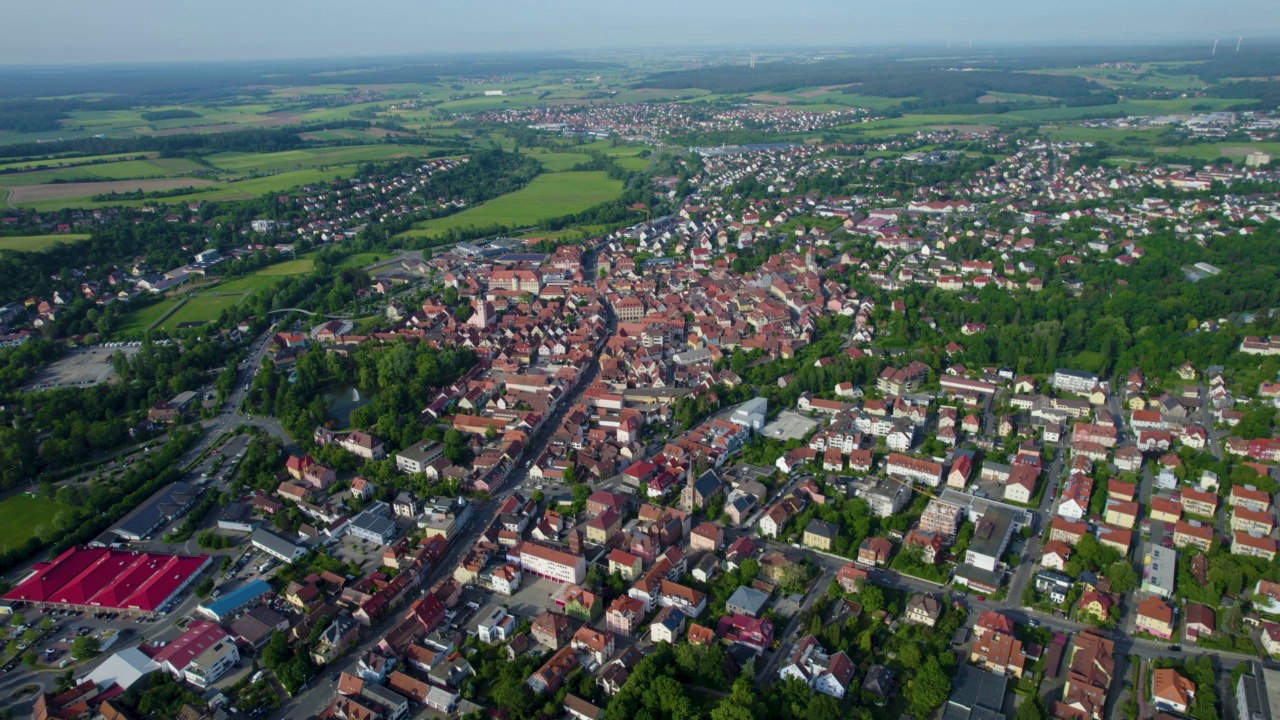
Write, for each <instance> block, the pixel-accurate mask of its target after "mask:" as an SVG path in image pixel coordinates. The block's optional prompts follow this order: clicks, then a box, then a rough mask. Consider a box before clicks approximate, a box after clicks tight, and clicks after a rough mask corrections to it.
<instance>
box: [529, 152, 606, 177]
mask: <svg viewBox="0 0 1280 720" xmlns="http://www.w3.org/2000/svg"><path fill="white" fill-rule="evenodd" d="M525 154H526V155H528V156H529V157H531V158H533V159H534V160H537V161H538V162H539V163H541V164H542V167H543V168H544V169H546V170H547V172H562V171H565V170H570V169H572V168H573V166H574V165H577V164H578V163H585V162H591V156H590V155H583V154H581V153H552V152H549V153H525Z"/></svg>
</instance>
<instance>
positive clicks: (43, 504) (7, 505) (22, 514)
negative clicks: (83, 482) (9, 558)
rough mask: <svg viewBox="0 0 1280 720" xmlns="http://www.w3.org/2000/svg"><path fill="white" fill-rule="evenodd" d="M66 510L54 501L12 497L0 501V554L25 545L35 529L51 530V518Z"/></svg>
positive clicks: (39, 498) (20, 496)
mask: <svg viewBox="0 0 1280 720" xmlns="http://www.w3.org/2000/svg"><path fill="white" fill-rule="evenodd" d="M65 509H68V508H67V507H66V506H65V505H61V504H59V503H58V502H56V501H54V500H50V499H48V498H42V497H32V496H30V495H13V496H11V497H8V498H5V499H4V500H2V501H0V552H4V551H6V550H10V549H12V548H15V547H18V546H19V545H22V544H23V543H25V542H26V541H27V540H28V539H29V538H31V537H33V536H34V535H35V534H36V530H37V528H46V529H48V530H52V529H53V518H54V516H55V515H57V514H58V512H59V511H61V510H65Z"/></svg>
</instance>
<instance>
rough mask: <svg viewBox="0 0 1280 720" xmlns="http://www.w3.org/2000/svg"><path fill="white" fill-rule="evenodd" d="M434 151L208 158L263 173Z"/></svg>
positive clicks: (346, 150)
mask: <svg viewBox="0 0 1280 720" xmlns="http://www.w3.org/2000/svg"><path fill="white" fill-rule="evenodd" d="M435 149H437V148H432V147H427V146H411V145H352V146H349V147H332V148H315V149H312V150H286V151H284V152H275V153H235V152H225V153H215V154H213V155H210V156H208V157H207V158H206V159H207V160H208V161H209V162H210V163H211V164H213V165H214V166H215V167H217V168H220V169H222V170H226V171H229V172H235V173H263V172H278V171H281V170H303V169H308V168H318V167H326V166H329V165H342V164H346V163H356V162H366V161H372V160H387V159H389V158H396V157H407V156H410V155H425V154H427V153H428V152H431V151H432V150H435Z"/></svg>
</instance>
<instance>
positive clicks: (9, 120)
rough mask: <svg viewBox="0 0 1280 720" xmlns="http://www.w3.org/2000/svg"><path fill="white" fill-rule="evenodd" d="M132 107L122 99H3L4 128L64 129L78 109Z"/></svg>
mask: <svg viewBox="0 0 1280 720" xmlns="http://www.w3.org/2000/svg"><path fill="white" fill-rule="evenodd" d="M126 107H129V104H128V103H127V102H124V101H121V100H120V99H118V98H117V99H112V98H104V99H102V100H95V101H88V100H79V99H71V98H57V99H49V100H5V101H0V130H7V131H10V132H21V133H37V132H49V131H54V130H61V129H62V123H61V122H60V121H61V120H66V119H68V118H69V117H70V115H68V114H67V113H69V112H71V111H74V110H88V109H95V110H119V109H123V108H126Z"/></svg>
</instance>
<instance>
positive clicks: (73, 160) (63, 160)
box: [0, 153, 156, 170]
mask: <svg viewBox="0 0 1280 720" xmlns="http://www.w3.org/2000/svg"><path fill="white" fill-rule="evenodd" d="M155 155H156V153H117V154H115V155H89V156H86V157H60V158H39V159H34V160H22V161H19V162H6V163H0V170H35V169H37V168H55V167H70V166H72V165H89V164H92V163H95V162H104V161H109V160H126V159H128V160H136V159H138V158H149V157H154V156H155Z"/></svg>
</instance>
